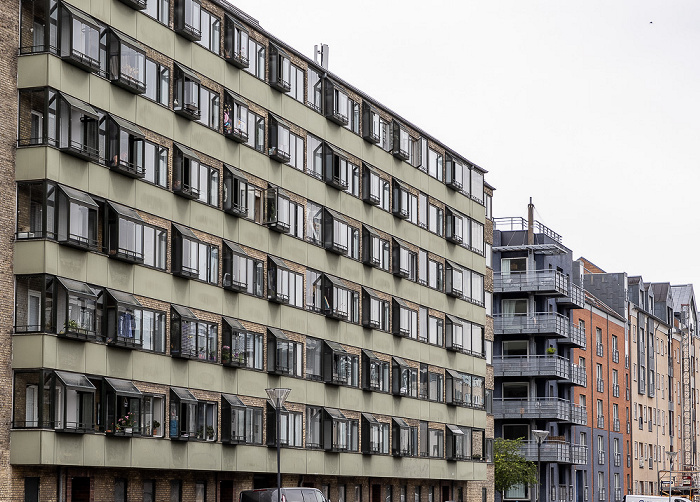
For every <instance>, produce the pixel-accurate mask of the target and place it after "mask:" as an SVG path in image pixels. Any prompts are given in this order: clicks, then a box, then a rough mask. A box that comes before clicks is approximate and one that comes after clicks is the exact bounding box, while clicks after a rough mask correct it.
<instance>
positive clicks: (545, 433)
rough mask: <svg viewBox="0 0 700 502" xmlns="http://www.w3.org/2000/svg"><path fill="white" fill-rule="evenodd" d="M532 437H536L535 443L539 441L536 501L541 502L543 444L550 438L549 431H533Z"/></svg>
mask: <svg viewBox="0 0 700 502" xmlns="http://www.w3.org/2000/svg"><path fill="white" fill-rule="evenodd" d="M532 435H533V436H535V441H537V498H536V499H535V500H536V501H537V502H540V492H541V491H542V486H541V485H540V472H541V471H542V457H541V451H542V443H543V442H544V440H545V439H547V436H549V431H540V430H537V429H533V431H532Z"/></svg>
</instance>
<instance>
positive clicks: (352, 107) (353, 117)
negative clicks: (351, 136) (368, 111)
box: [345, 98, 360, 134]
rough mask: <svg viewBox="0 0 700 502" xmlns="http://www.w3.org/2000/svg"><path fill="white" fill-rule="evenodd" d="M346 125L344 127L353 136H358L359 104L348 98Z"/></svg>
mask: <svg viewBox="0 0 700 502" xmlns="http://www.w3.org/2000/svg"><path fill="white" fill-rule="evenodd" d="M348 114H349V117H348V119H349V120H348V123H347V125H346V126H345V127H346V128H347V129H350V130H351V131H352V132H354V133H355V134H360V104H359V103H356V102H355V101H354V100H352V99H350V98H348Z"/></svg>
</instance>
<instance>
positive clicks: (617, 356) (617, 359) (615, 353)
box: [612, 349, 620, 363]
mask: <svg viewBox="0 0 700 502" xmlns="http://www.w3.org/2000/svg"><path fill="white" fill-rule="evenodd" d="M612 360H613V362H614V363H619V362H620V351H619V350H617V349H615V350H613V353H612Z"/></svg>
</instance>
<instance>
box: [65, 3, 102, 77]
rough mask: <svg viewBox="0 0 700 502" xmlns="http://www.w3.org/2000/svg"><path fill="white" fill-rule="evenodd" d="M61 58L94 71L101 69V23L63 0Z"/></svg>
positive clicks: (86, 69)
mask: <svg viewBox="0 0 700 502" xmlns="http://www.w3.org/2000/svg"><path fill="white" fill-rule="evenodd" d="M60 12H61V19H60V21H61V22H60V29H61V35H60V40H61V59H63V60H65V61H68V62H69V63H72V64H74V65H75V66H77V67H79V68H82V69H83V70H85V71H88V72H93V71H99V69H100V25H99V23H98V22H97V21H95V20H94V19H93V18H92V17H90V16H88V15H87V14H85V13H84V12H81V11H79V10H78V9H76V8H75V7H73V6H72V5H69V4H67V3H66V2H61V9H60Z"/></svg>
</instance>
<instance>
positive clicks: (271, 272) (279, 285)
mask: <svg viewBox="0 0 700 502" xmlns="http://www.w3.org/2000/svg"><path fill="white" fill-rule="evenodd" d="M303 289H304V280H303V276H302V275H301V274H298V273H295V272H292V271H291V270H290V268H289V266H288V265H287V264H286V263H285V262H284V260H282V259H280V258H277V257H275V256H272V255H269V256H268V257H267V299H268V300H270V301H273V302H276V303H284V304H289V305H292V306H295V307H301V306H302V305H303V298H304V296H303Z"/></svg>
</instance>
